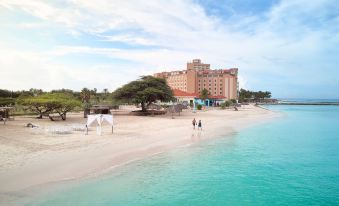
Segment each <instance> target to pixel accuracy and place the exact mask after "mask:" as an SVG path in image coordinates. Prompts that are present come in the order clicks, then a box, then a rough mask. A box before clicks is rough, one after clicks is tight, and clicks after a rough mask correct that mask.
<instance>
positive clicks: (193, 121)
mask: <svg viewBox="0 0 339 206" xmlns="http://www.w3.org/2000/svg"><path fill="white" fill-rule="evenodd" d="M192 124H193V129H195V125H196V124H197V121H196V120H195V118H193V120H192Z"/></svg>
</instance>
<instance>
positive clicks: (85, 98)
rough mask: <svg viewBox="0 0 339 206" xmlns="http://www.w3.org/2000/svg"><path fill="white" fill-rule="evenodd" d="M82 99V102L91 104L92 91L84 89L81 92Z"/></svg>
mask: <svg viewBox="0 0 339 206" xmlns="http://www.w3.org/2000/svg"><path fill="white" fill-rule="evenodd" d="M80 97H81V100H82V102H84V103H85V102H87V103H89V100H90V99H91V91H90V90H89V89H87V88H83V89H82V90H81V92H80Z"/></svg>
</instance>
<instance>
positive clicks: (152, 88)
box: [113, 76, 173, 112]
mask: <svg viewBox="0 0 339 206" xmlns="http://www.w3.org/2000/svg"><path fill="white" fill-rule="evenodd" d="M113 98H114V99H116V100H121V101H124V102H128V103H136V104H140V105H141V111H143V112H145V111H147V106H149V105H150V104H151V103H153V102H156V101H157V100H160V101H171V100H173V94H172V90H171V88H170V87H169V86H168V85H167V82H166V80H165V79H162V78H156V77H153V76H143V77H141V78H140V79H138V80H135V81H132V82H130V83H128V84H125V85H124V86H122V87H121V88H119V89H117V90H115V91H114V92H113Z"/></svg>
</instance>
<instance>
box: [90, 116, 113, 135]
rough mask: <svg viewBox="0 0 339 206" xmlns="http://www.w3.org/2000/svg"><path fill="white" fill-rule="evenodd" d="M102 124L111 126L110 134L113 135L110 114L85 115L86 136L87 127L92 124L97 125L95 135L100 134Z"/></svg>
mask: <svg viewBox="0 0 339 206" xmlns="http://www.w3.org/2000/svg"><path fill="white" fill-rule="evenodd" d="M103 122H107V123H108V124H110V125H111V126H112V134H113V115H111V114H92V115H87V124H86V134H88V127H89V126H91V125H92V124H96V125H97V134H99V135H101V134H102V124H103Z"/></svg>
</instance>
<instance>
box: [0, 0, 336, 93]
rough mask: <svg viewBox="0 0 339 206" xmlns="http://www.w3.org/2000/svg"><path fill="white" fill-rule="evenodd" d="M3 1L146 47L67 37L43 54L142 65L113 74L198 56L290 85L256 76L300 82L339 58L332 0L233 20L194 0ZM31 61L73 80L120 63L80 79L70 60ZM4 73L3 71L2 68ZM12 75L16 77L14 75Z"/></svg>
mask: <svg viewBox="0 0 339 206" xmlns="http://www.w3.org/2000/svg"><path fill="white" fill-rule="evenodd" d="M1 6H3V7H4V8H7V9H10V10H15V9H19V10H22V11H25V12H27V13H29V14H30V15H33V16H36V17H38V18H41V19H42V20H43V23H44V24H45V23H49V24H51V25H53V24H57V25H58V26H60V27H64V29H65V33H66V34H72V35H74V36H78V37H79V38H81V34H91V35H95V36H96V37H97V38H98V40H99V41H112V42H122V43H126V44H128V45H137V46H141V48H111V47H110V48H109V47H107V48H102V47H97V46H89V45H79V46H70V45H65V44H64V45H59V46H58V47H56V48H53V49H51V50H49V51H46V52H44V53H42V54H39V55H40V56H43V58H45V59H46V58H47V59H48V58H56V57H58V56H65V55H71V54H79V53H80V54H81V53H82V54H95V55H103V56H106V57H111V58H117V59H123V60H127V61H131V62H134V63H135V62H136V63H137V64H138V65H140V66H139V68H138V69H133V66H134V65H133V66H132V65H131V66H126V65H122V67H121V69H120V70H118V71H115V70H112V72H114V74H119V72H121V71H126V70H128V71H133V72H135V74H134V77H136V76H139V75H140V74H147V73H149V74H151V73H152V72H156V71H160V70H163V69H164V68H168V69H172V68H179V69H184V67H185V63H186V62H187V61H189V60H190V59H192V58H199V57H200V58H201V59H202V60H203V61H204V62H208V63H211V64H212V67H215V68H225V67H239V68H240V75H241V77H240V78H239V79H240V85H241V86H243V85H244V87H249V88H251V87H255V84H256V85H259V86H257V87H258V88H260V87H268V88H266V89H270V87H283V86H285V85H278V84H279V83H280V84H281V83H282V82H280V81H272V82H268V81H266V82H264V83H262V82H260V81H257V80H256V78H258V77H260V75H268V76H272V78H273V77H281V78H282V79H284V78H286V79H289V80H290V81H293V83H295V84H297V83H298V82H297V81H301V82H304V83H305V84H311V83H312V81H313V80H312V78H314V77H310V79H311V80H312V81H311V80H307V79H298V78H296V77H294V76H295V75H296V74H298V75H300V76H307V74H308V72H315V71H317V70H318V68H319V67H321V66H322V65H323V64H322V62H323V59H324V58H327V61H330V62H331V61H332V62H333V61H336V62H334V63H338V60H334V57H333V56H334V54H328V55H327V57H324V55H326V51H328V50H334V51H336V52H337V51H338V49H336V48H335V45H337V44H338V43H339V42H338V41H339V38H338V36H339V32H338V31H339V29H338V28H337V27H336V26H337V25H338V19H339V18H338V16H339V14H338V11H339V7H338V6H337V4H336V2H335V1H334V0H317V1H306V0H295V1H292V0H284V1H281V2H280V3H279V4H277V5H274V6H273V8H272V9H271V10H269V11H268V12H267V13H266V14H265V15H263V17H260V18H259V17H257V16H246V17H243V16H241V15H240V16H238V15H237V14H236V13H234V16H231V17H230V18H228V19H223V18H218V17H216V16H208V15H207V14H206V12H205V10H204V9H206V8H203V7H201V6H199V5H197V4H196V3H195V2H193V1H180V0H174V1H144V2H140V1H122V0H121V1H118V0H117V1H108V0H96V1H91V0H81V1H78V0H72V1H61V2H59V4H57V3H53V4H52V3H48V2H46V1H38V0H35V1H33V0H32V1H25V2H23V1H16V0H13V1H0V7H1ZM23 25H25V24H23ZM26 26H28V27H29V26H30V23H29V22H28V23H27V24H26ZM32 27H34V25H32ZM142 46H144V47H142ZM145 46H146V47H145ZM148 46H152V47H151V48H148ZM0 49H4V50H6V49H7V48H0ZM33 56H34V55H29V56H27V58H31V59H30V60H27V61H33V62H35V63H38V62H39V61H40V60H36V59H34V57H33ZM1 64H3V62H2V63H1ZM11 65H15V67H16V68H20V69H19V70H16V72H18V73H20V72H22V71H21V70H24V69H22V68H24V67H23V66H24V65H20V64H17V63H16V62H15V61H13V62H11V63H9V64H8V62H7V66H11ZM26 65H29V64H26ZM53 65H54V66H53ZM1 66H2V65H1ZM21 66H22V67H21ZM12 67H14V66H12ZM26 67H27V66H26ZM33 67H34V68H41V70H42V72H43V71H45V70H46V69H45V68H49V69H48V71H50V73H49V74H50V75H51V76H53V75H56V76H58V74H59V71H60V73H62V74H66V73H67V75H68V78H70V79H77V80H76V81H81V80H86V81H88V82H91V81H92V78H91V77H93V76H95V77H97V78H99V77H100V76H104V75H105V74H102V73H99V72H108V71H109V69H111V68H113V67H115V65H108V64H107V65H104V66H103V67H100V68H101V69H98V68H88V69H87V70H86V71H88V73H89V74H93V75H87V74H86V75H83V76H82V78H80V79H78V76H79V75H77V74H75V73H72V72H73V68H70V67H69V66H68V65H63V66H61V67H60V68H59V66H58V65H55V64H51V63H50V62H47V63H45V64H44V65H43V66H41V65H40V67H37V66H33V65H32V70H34V68H33ZM127 67H128V68H127ZM62 68H63V69H62ZM103 68H104V69H103ZM323 69H325V70H326V71H327V72H333V65H332V64H329V63H328V64H327V67H326V68H323ZM28 70H30V68H28ZM52 70H53V71H54V72H52ZM68 70H69V71H68ZM55 71H57V72H55ZM95 71H97V72H95ZM0 72H3V71H2V69H0ZM11 72H14V71H13V70H12V71H11ZM75 72H77V70H75ZM85 73H86V72H85ZM259 74H260V75H259ZM27 75H29V74H27ZM72 75H73V76H72ZM14 76H15V75H14ZM14 76H13V77H11V78H15V77H14ZM132 76H133V75H132ZM114 80H120V79H117V77H115V76H114V75H113V77H112V79H110V78H106V77H105V78H103V80H102V82H106V83H107V84H110V82H112V81H114ZM324 81H326V80H325V79H324ZM117 82H119V81H117ZM120 82H121V81H120ZM26 83H27V84H28V85H29V83H28V82H26ZM121 83H123V82H121ZM93 84H94V83H93ZM46 85H48V82H46ZM70 85H71V84H70ZM0 86H2V85H0ZM23 86H24V85H23ZM112 86H113V85H112ZM26 87H27V86H26ZM70 87H72V86H70ZM277 91H278V90H277ZM273 93H274V91H273Z"/></svg>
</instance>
